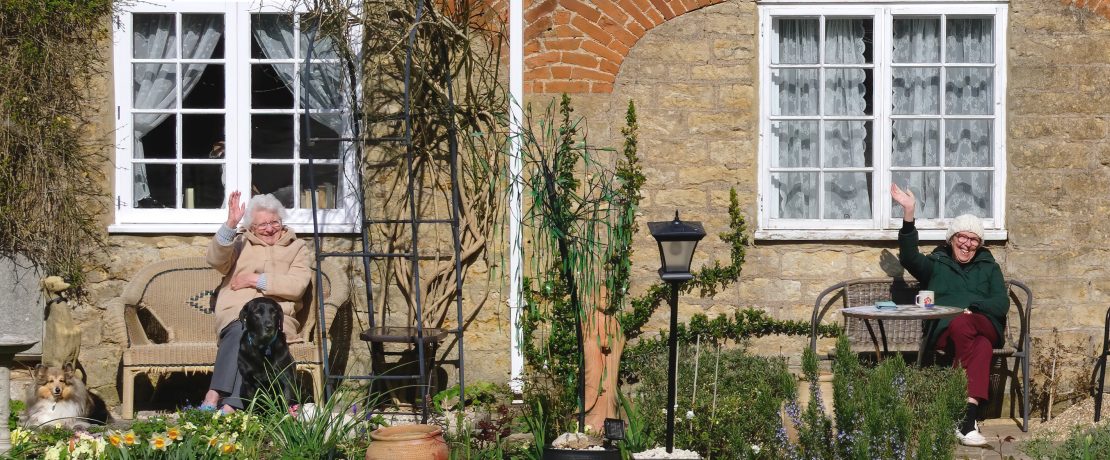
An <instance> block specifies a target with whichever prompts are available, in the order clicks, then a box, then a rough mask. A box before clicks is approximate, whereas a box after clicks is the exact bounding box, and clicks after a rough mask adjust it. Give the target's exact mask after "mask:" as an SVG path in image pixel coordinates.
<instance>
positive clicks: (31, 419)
mask: <svg viewBox="0 0 1110 460" xmlns="http://www.w3.org/2000/svg"><path fill="white" fill-rule="evenodd" d="M34 375H35V385H34V386H32V387H31V391H30V392H29V394H28V395H27V400H26V401H25V402H26V403H27V409H26V410H25V411H24V412H23V415H22V416H21V417H20V424H21V425H23V426H24V427H26V428H30V429H40V428H45V427H52V426H61V427H63V428H68V429H71V430H78V429H85V428H88V427H89V425H90V424H91V423H90V422H92V420H90V419H93V418H95V419H96V421H97V422H101V423H103V422H104V418H105V417H104V416H102V415H101V414H99V413H97V414H94V412H99V411H98V410H97V408H96V406H97V404H96V402H95V401H94V398H93V397H92V394H90V393H89V390H88V389H86V388H85V384H84V383H82V382H81V379H79V378H77V377H76V376H75V375H74V374H73V365H71V364H66V365H65V366H64V367H61V368H58V367H46V366H43V365H42V364H39V365H38V366H36V367H35V374H34ZM104 415H106V414H104Z"/></svg>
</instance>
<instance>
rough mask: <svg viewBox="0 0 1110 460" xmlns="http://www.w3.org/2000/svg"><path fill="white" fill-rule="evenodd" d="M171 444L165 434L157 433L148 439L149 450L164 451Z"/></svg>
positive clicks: (171, 441)
mask: <svg viewBox="0 0 1110 460" xmlns="http://www.w3.org/2000/svg"><path fill="white" fill-rule="evenodd" d="M170 444H173V440H172V439H170V438H169V437H168V436H166V434H165V433H158V434H155V435H153V436H151V437H150V448H151V449H154V450H166V447H169V445H170Z"/></svg>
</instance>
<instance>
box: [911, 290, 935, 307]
mask: <svg viewBox="0 0 1110 460" xmlns="http://www.w3.org/2000/svg"><path fill="white" fill-rule="evenodd" d="M935 298H936V293H934V292H933V291H917V296H915V297H914V298H913V303H914V305H917V306H919V307H924V308H933V307H935V306H936V303H935V302H934V301H933V299H935Z"/></svg>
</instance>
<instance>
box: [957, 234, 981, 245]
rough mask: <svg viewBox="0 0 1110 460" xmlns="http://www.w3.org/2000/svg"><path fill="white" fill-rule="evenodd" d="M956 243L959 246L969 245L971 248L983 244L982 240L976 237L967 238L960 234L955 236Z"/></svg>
mask: <svg viewBox="0 0 1110 460" xmlns="http://www.w3.org/2000/svg"><path fill="white" fill-rule="evenodd" d="M956 242H957V243H959V244H969V245H972V246H979V245H980V244H983V240H981V239H979V238H978V237H975V236H968V235H964V234H962V233H957V234H956Z"/></svg>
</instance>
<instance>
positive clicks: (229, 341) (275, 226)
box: [201, 192, 312, 412]
mask: <svg viewBox="0 0 1110 460" xmlns="http://www.w3.org/2000/svg"><path fill="white" fill-rule="evenodd" d="M284 217H285V207H284V206H282V204H281V202H280V201H278V200H277V198H274V197H273V195H269V194H267V195H257V196H255V197H253V198H251V200H250V203H249V204H248V205H246V206H244V205H242V204H241V203H240V193H239V192H232V193H231V195H230V196H229V197H228V208H227V222H225V223H224V224H223V225H222V226H220V229H219V231H217V232H216V237H215V238H213V239H212V243H211V244H210V245H209V246H208V263H209V264H210V265H212V267H213V268H215V269H216V270H217V271H219V272H220V273H222V274H223V275H224V280H223V283H222V284H221V285H220V289H219V292H218V293H217V297H216V311H215V313H216V331H217V333H218V336H217V337H218V338H217V351H216V364H215V369H214V370H213V372H212V383H211V384H210V385H209V389H208V393H207V394H206V395H205V397H204V402H203V403H202V404H201V408H204V409H215V408H216V406H217V405H218V404H220V403H221V402H222V406H221V409H222V410H223V411H224V412H230V411H232V410H235V409H242V408H243V401H241V400H240V399H239V386H240V383H241V382H242V376H240V375H239V372H238V358H239V341H240V339H241V338H242V336H243V325H242V323H240V322H239V321H237V319H238V317H239V311H240V310H241V309H242V308H243V305H244V304H245V303H247V302H248V301H250V300H251V299H254V298H257V297H269V298H271V299H273V300H275V301H277V302H278V304H280V305H281V309H282V310H283V311H284V313H285V324H284V325H283V328H282V329H283V330H284V331H285V336H286V339H287V340H289V342H291V343H292V342H297V341H302V340H303V338H302V337H299V336H298V333H297V331H298V330H300V326H301V325H300V322H299V321H297V319H296V318H295V317H294V315H295V314H296V313H297V312H298V311H299V310H300V309H301V308H302V307H303V305H302V298H303V296H304V291H305V288H307V287H308V283H309V281H310V279H311V277H312V268H311V266H310V265H309V261H310V258H309V254H308V248H307V246H306V245H305V242H304V241H302V240H299V239H297V234H296V233H294V232H293V230H292V229H289V228H288V227H286V226H285V225H284V224H282V219H284ZM240 219H242V220H243V228H244V229H245V231H243V232H242V233H238V234H237V233H236V227H237V226H238V225H239V221H240ZM221 400H222V401H221Z"/></svg>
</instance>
